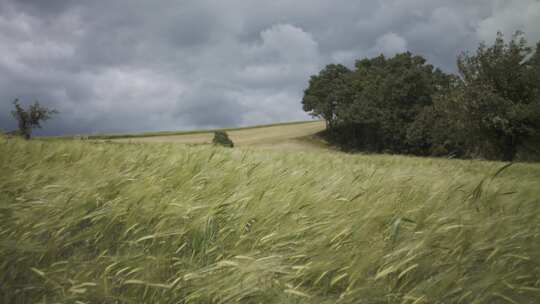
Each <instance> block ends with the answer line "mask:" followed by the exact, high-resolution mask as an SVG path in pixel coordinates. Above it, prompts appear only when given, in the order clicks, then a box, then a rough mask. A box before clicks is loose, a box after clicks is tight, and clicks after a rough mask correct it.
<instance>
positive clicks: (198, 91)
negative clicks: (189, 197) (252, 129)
mask: <svg viewBox="0 0 540 304" xmlns="http://www.w3.org/2000/svg"><path fill="white" fill-rule="evenodd" d="M498 30H501V31H503V32H504V33H506V34H507V35H510V34H511V33H512V32H514V31H515V30H522V31H524V32H525V33H526V35H527V38H528V39H529V40H530V41H531V42H535V41H539V40H540V0H507V1H504V0H500V1H498V0H455V1H448V0H379V1H375V0H369V1H368V0H272V1H269V0H176V1H173V0H154V1H150V0H92V1H87V0H84V1H83V0H81V1H77V0H72V1H70V0H0V129H3V130H10V129H13V128H15V127H16V126H15V123H14V121H13V119H12V118H11V116H10V110H11V108H12V107H13V105H12V101H13V99H15V98H20V99H21V100H22V101H23V103H26V102H30V101H33V100H39V101H40V102H41V103H42V104H44V105H46V106H49V107H54V108H56V109H58V110H59V111H60V112H61V114H60V115H58V116H57V117H55V118H54V119H53V120H51V121H50V122H47V123H46V124H45V129H44V130H43V131H42V132H41V133H40V134H77V133H102V132H139V131H156V130H181V129H195V128H210V127H232V126H242V125H251V124H263V123H273V122H282V121H292V120H304V119H307V118H308V116H307V115H306V114H305V113H303V112H302V109H301V103H300V101H301V98H302V93H303V90H304V89H305V87H306V85H307V82H308V79H309V76H310V75H312V74H315V73H317V72H318V71H319V70H320V69H321V68H322V67H323V66H324V65H326V64H328V63H332V62H334V63H343V64H346V65H348V66H352V64H353V63H354V60H355V59H359V58H363V57H370V56H375V55H377V54H380V53H383V54H386V55H392V54H394V53H396V52H402V51H405V50H410V51H412V52H414V53H419V54H421V55H423V56H425V57H426V58H428V60H429V62H430V63H432V64H434V65H436V66H439V67H441V68H443V69H444V70H446V71H450V72H452V71H455V67H454V66H455V58H456V55H458V54H459V53H460V52H461V51H464V50H474V48H476V46H477V44H478V42H480V41H487V42H491V41H492V40H493V38H494V36H495V33H496V32H497V31H498Z"/></svg>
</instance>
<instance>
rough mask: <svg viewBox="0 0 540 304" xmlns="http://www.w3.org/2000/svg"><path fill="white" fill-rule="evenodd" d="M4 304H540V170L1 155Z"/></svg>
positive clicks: (74, 147) (347, 161) (145, 148)
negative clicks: (539, 303)
mask: <svg viewBox="0 0 540 304" xmlns="http://www.w3.org/2000/svg"><path fill="white" fill-rule="evenodd" d="M0 172H1V174H0V302H2V303H410V304H412V303H415V304H418V303H538V302H539V299H540V165H538V164H521V163H517V164H511V165H510V164H506V163H498V162H485V161H471V160H446V159H433V158H413V157H405V156H391V155H346V154H339V153H315V152H294V153H292V152H289V153H286V152H279V151H262V150H250V149H243V148H239V149H237V148H234V149H225V148H218V147H213V146H210V145H200V146H185V145H181V144H174V143H168V144H167V143H154V144H134V143H132V144H125V143H106V142H98V141H96V142H92V141H60V140H59V141H39V140H35V141H30V142H26V141H23V140H18V139H10V140H6V139H3V138H0Z"/></svg>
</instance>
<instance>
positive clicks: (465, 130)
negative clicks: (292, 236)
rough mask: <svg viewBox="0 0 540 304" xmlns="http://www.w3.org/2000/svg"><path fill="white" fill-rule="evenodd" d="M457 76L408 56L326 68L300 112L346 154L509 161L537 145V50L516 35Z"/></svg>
mask: <svg viewBox="0 0 540 304" xmlns="http://www.w3.org/2000/svg"><path fill="white" fill-rule="evenodd" d="M457 70H458V71H459V73H458V74H457V75H454V74H449V73H445V72H443V71H442V70H440V69H438V68H435V67H434V66H432V65H430V64H428V63H427V61H426V59H425V58H423V57H422V56H419V55H414V54H412V53H410V52H405V53H401V54H397V55H395V56H393V57H390V58H387V57H385V56H383V55H380V56H378V57H375V58H369V59H368V58H366V59H362V60H358V61H356V64H355V67H354V69H353V70H351V69H349V68H347V67H345V66H343V65H340V64H329V65H327V66H326V67H325V68H324V69H322V70H321V71H320V73H319V74H318V75H314V76H311V79H310V81H309V86H308V88H307V89H306V90H305V91H304V97H303V99H302V104H303V109H304V111H306V112H308V113H310V114H311V115H313V116H315V117H319V118H322V119H324V120H325V121H326V125H327V130H326V131H325V132H324V136H325V137H326V138H327V140H329V141H330V142H332V143H334V144H336V145H338V146H340V147H341V148H343V149H345V150H361V151H368V152H389V153H401V154H414V155H422V156H453V157H461V158H469V157H474V158H485V159H499V160H505V161H512V160H514V159H515V158H516V155H517V154H518V151H521V150H531V151H535V150H534V149H535V145H537V143H539V142H540V140H538V138H539V135H540V132H539V131H540V42H538V43H537V44H536V47H535V48H531V47H529V46H528V44H527V41H526V39H525V36H524V34H523V33H521V32H516V33H515V34H514V35H513V36H512V38H511V39H510V40H509V41H505V39H504V37H503V35H502V33H500V32H499V33H498V34H497V37H496V39H495V41H494V43H493V44H492V45H489V46H488V45H486V44H485V43H481V44H480V45H479V47H478V48H477V49H476V51H475V52H474V53H472V54H471V53H466V52H464V53H462V54H461V55H460V56H458V58H457Z"/></svg>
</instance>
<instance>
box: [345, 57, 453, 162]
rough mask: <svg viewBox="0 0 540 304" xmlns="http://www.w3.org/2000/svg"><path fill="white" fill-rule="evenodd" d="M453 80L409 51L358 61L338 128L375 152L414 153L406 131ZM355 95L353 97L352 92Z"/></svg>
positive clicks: (351, 77) (350, 79)
mask: <svg viewBox="0 0 540 304" xmlns="http://www.w3.org/2000/svg"><path fill="white" fill-rule="evenodd" d="M449 84H450V78H449V76H448V75H446V74H444V73H443V72H442V71H440V70H439V69H435V68H434V67H433V66H432V65H430V64H427V63H426V60H425V59H424V58H423V57H421V56H415V55H413V54H411V53H410V52H406V53H401V54H397V55H395V56H393V57H391V58H386V57H384V56H383V55H380V56H378V57H375V58H372V59H363V60H360V61H357V63H356V69H355V70H354V71H353V72H352V74H351V76H350V77H349V88H348V90H349V93H348V96H352V98H351V99H348V100H347V101H345V102H342V103H341V104H339V105H338V108H337V113H338V114H337V116H338V118H339V121H340V123H341V124H342V125H343V126H344V127H345V128H349V127H350V126H352V128H354V129H355V130H354V131H353V132H352V136H353V137H354V136H355V135H356V136H362V137H364V138H366V136H367V137H369V139H368V140H367V141H366V140H358V139H357V140H356V142H357V143H360V144H364V145H368V146H369V147H370V148H371V149H373V150H388V151H392V152H410V151H409V150H410V149H411V147H410V146H409V145H408V143H407V138H406V137H407V130H408V127H409V125H410V124H411V123H413V122H414V120H415V118H416V116H417V115H418V113H419V112H420V111H421V109H422V108H423V107H425V106H427V105H430V104H432V102H433V96H435V95H436V94H437V93H438V92H439V91H441V90H443V89H447V88H448V87H449ZM351 92H352V93H351Z"/></svg>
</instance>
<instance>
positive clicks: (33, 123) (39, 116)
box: [11, 99, 58, 139]
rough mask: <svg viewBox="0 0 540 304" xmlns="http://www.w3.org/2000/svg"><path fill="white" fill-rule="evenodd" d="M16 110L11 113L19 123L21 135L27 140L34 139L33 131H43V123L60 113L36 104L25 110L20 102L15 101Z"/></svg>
mask: <svg viewBox="0 0 540 304" xmlns="http://www.w3.org/2000/svg"><path fill="white" fill-rule="evenodd" d="M13 104H14V105H15V110H13V111H11V114H12V115H13V117H15V119H17V122H18V123H19V133H20V134H21V135H22V136H23V137H24V138H25V139H30V138H31V137H32V130H33V129H35V128H40V129H41V122H43V121H46V120H49V119H50V118H51V116H52V115H53V114H57V113H58V111H56V110H54V109H48V108H45V107H43V106H41V105H40V104H39V102H37V101H36V102H34V104H32V105H30V106H29V107H28V109H26V110H25V109H24V108H23V107H22V106H21V105H20V104H19V100H18V99H15V101H13Z"/></svg>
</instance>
